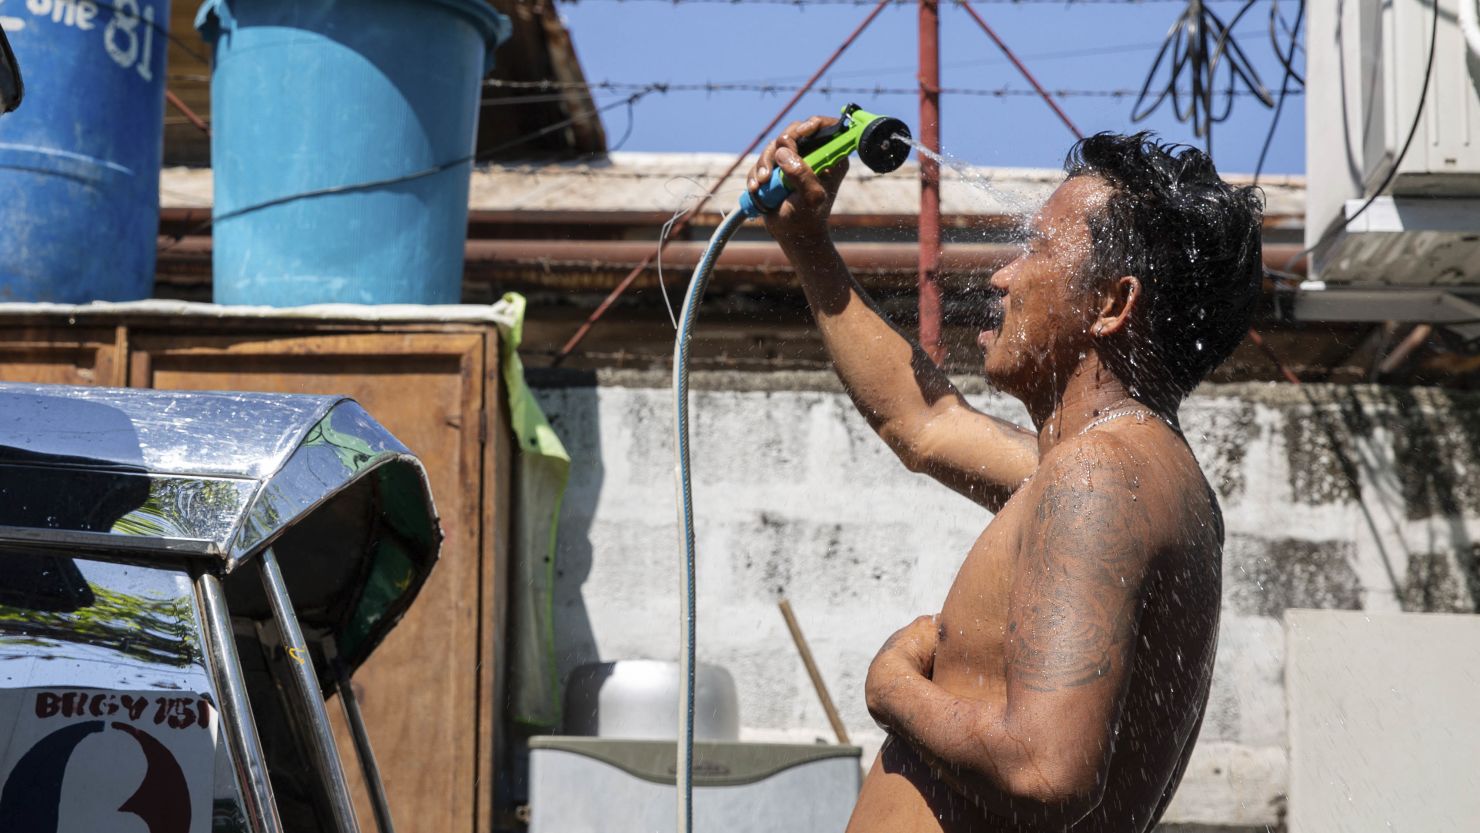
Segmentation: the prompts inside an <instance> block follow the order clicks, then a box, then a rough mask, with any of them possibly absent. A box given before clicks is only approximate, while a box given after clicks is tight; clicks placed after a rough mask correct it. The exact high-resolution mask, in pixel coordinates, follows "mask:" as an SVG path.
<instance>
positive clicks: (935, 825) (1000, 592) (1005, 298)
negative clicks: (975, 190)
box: [750, 118, 1262, 833]
mask: <svg viewBox="0 0 1480 833" xmlns="http://www.w3.org/2000/svg"><path fill="white" fill-rule="evenodd" d="M828 123H830V120H828V119H822V118H814V119H811V120H809V121H805V122H800V123H797V124H793V125H791V126H790V127H788V128H787V129H786V131H785V132H784V133H782V135H781V136H780V137H779V138H778V139H777V140H776V141H775V142H773V143H772V144H771V145H770V146H768V147H767V148H766V150H765V152H764V153H763V154H762V156H761V159H760V161H759V162H758V163H757V165H756V167H755V168H754V170H753V171H752V173H751V178H750V187H751V188H752V189H754V187H755V184H756V183H757V182H764V181H766V179H767V178H768V177H769V176H770V174H771V169H772V168H773V167H775V166H779V167H780V168H781V169H782V170H783V171H785V172H786V174H787V176H788V177H789V179H790V180H791V182H793V183H795V185H796V193H795V194H794V195H793V196H792V197H791V198H790V199H789V200H788V201H787V202H786V203H785V204H784V205H783V206H782V207H781V208H780V209H778V210H777V211H775V212H773V213H771V214H769V215H768V216H767V217H766V224H767V228H768V229H769V230H770V232H771V234H772V236H773V237H775V239H776V240H777V241H778V243H780V245H781V247H782V248H783V250H784V251H785V252H786V254H787V256H788V257H789V258H790V260H791V262H792V264H793V266H794V267H795V268H796V271H797V274H798V275H799V276H800V278H801V281H802V286H803V289H804V290H805V292H806V296H807V301H808V303H809V304H810V306H811V308H812V311H813V313H814V315H815V316H816V319H817V324H818V327H819V328H820V329H821V332H822V335H823V339H824V340H825V342H826V344H827V348H828V351H829V352H830V354H831V356H832V359H833V363H834V364H835V366H836V368H837V372H838V375H839V376H840V377H841V378H842V381H843V384H844V386H845V387H846V388H847V390H848V393H849V395H850V396H852V398H853V401H854V403H855V404H856V405H857V407H858V409H859V410H860V411H861V412H862V413H863V415H864V417H866V418H867V419H868V421H869V423H870V424H871V425H872V426H873V428H874V429H875V430H876V431H877V432H878V433H879V435H880V437H882V438H883V440H884V441H885V442H886V443H888V445H889V446H890V448H892V449H893V450H894V451H895V453H897V454H898V455H899V457H900V459H901V460H902V461H903V462H904V464H905V465H906V466H907V467H908V468H910V469H911V470H912V471H917V472H923V473H926V474H929V475H931V476H932V477H934V478H936V479H937V480H939V481H941V482H942V483H944V484H945V485H947V486H949V487H951V488H952V489H955V490H956V491H958V492H960V493H961V494H963V495H965V496H967V497H968V498H971V499H972V500H974V501H976V502H977V503H980V504H982V505H983V506H985V507H987V508H988V509H990V510H992V511H994V512H996V516H995V517H994V518H993V520H992V522H991V523H990V524H989V525H988V526H987V528H986V531H985V532H983V533H982V534H981V537H980V538H978V539H977V541H976V543H975V544H974V545H973V546H972V548H971V551H970V553H968V554H967V556H966V560H965V562H964V563H963V564H962V565H961V569H960V572H959V573H958V574H957V576H956V581H955V583H954V584H953V585H952V586H951V589H950V592H949V593H948V594H947V596H946V600H945V605H944V606H943V607H942V609H941V611H940V613H939V614H938V615H935V616H922V617H920V618H919V619H916V620H915V621H914V622H913V623H911V624H909V625H906V626H905V627H904V628H903V629H901V630H900V631H899V632H898V633H896V634H894V636H892V637H890V639H889V640H888V641H887V642H886V643H885V644H884V647H883V648H882V649H880V651H879V654H878V656H877V657H876V658H875V659H874V661H873V664H872V665H871V666H870V667H869V672H868V678H867V682H866V684H865V692H866V696H867V700H868V707H869V711H870V713H871V714H872V715H873V716H874V718H875V720H877V721H878V723H879V725H880V726H882V727H883V728H884V729H885V730H886V731H887V732H888V735H889V736H888V739H887V740H886V742H885V744H884V746H883V749H882V750H881V751H880V753H879V756H878V758H877V760H875V762H874V764H873V768H872V770H871V771H870V772H869V774H868V777H867V778H866V779H865V781H864V784H863V790H862V792H861V794H860V795H859V798H858V805H857V807H856V808H855V810H854V812H853V817H852V820H851V821H850V823H849V826H848V830H849V831H850V833H868V831H883V832H884V833H913V831H937V830H948V831H983V830H991V831H1019V830H1022V831H1029V830H1031V831H1048V830H1053V831H1062V830H1074V831H1094V832H1095V833H1120V832H1121V831H1124V833H1141V831H1149V830H1151V829H1152V828H1153V827H1154V826H1155V824H1156V821H1157V819H1158V818H1160V816H1161V813H1162V811H1163V810H1164V809H1165V807H1166V804H1167V802H1168V800H1170V798H1171V796H1172V793H1173V791H1174V790H1175V789H1176V786H1177V783H1178V781H1179V780H1180V779H1181V775H1182V772H1183V770H1184V768H1185V766H1186V763H1187V758H1188V755H1189V754H1190V753H1191V750H1192V747H1193V744H1194V743H1195V742H1196V740H1197V733H1198V729H1199V726H1200V725H1201V720H1202V713H1203V709H1204V706H1205V704H1206V702H1207V695H1208V684H1209V679H1210V677H1211V674H1212V668H1213V655H1214V650H1215V645H1216V641H1217V630H1218V610H1219V596H1220V591H1221V586H1220V574H1221V566H1220V564H1221V550H1222V544H1223V526H1222V520H1221V516H1220V514H1219V510H1218V504H1217V500H1216V499H1215V497H1214V494H1213V492H1212V490H1211V489H1210V488H1209V487H1208V484H1207V481H1206V480H1205V479H1204V477H1203V474H1202V471H1201V470H1200V469H1199V467H1198V463H1197V460H1196V459H1195V458H1194V457H1193V454H1192V452H1191V450H1190V449H1189V448H1188V446H1187V443H1186V441H1185V439H1184V438H1183V436H1182V434H1181V432H1180V430H1179V429H1178V425H1177V410H1178V407H1179V405H1180V403H1181V401H1182V399H1183V398H1184V397H1185V396H1186V395H1187V394H1188V393H1189V392H1190V391H1191V390H1192V389H1193V387H1195V386H1196V385H1197V383H1198V382H1199V381H1200V380H1201V379H1202V378H1203V377H1204V376H1205V375H1206V374H1207V373H1208V372H1209V371H1210V370H1211V369H1212V368H1214V367H1215V366H1217V365H1218V363H1219V362H1221V361H1222V360H1223V359H1224V358H1225V357H1227V355H1228V354H1229V353H1230V352H1232V350H1233V348H1234V347H1235V346H1236V345H1237V344H1238V342H1239V341H1240V339H1241V338H1242V337H1243V334H1244V332H1245V331H1246V330H1247V328H1248V325H1249V319H1250V317H1251V315H1252V311H1253V307H1254V303H1255V300H1256V298H1257V296H1258V287H1259V280H1260V263H1261V252H1260V218H1261V213H1262V207H1261V204H1260V200H1259V197H1258V195H1257V193H1256V192H1254V191H1253V189H1238V188H1233V187H1231V186H1229V185H1227V184H1226V183H1224V182H1223V181H1222V180H1221V179H1219V178H1218V175H1217V173H1216V172H1215V171H1214V169H1213V165H1212V163H1211V162H1210V161H1209V160H1208V158H1207V157H1206V156H1205V155H1204V154H1202V153H1201V152H1199V151H1197V150H1195V149H1191V148H1170V147H1165V146H1159V145H1157V144H1155V143H1154V142H1152V141H1150V140H1148V138H1147V137H1146V136H1145V135H1144V134H1142V135H1137V136H1116V135H1111V134H1101V135H1099V136H1094V137H1091V138H1089V139H1086V140H1084V141H1083V142H1081V143H1080V144H1078V145H1076V146H1075V148H1074V150H1073V152H1071V154H1070V157H1069V161H1068V165H1067V170H1068V174H1069V176H1068V178H1067V179H1066V180H1065V181H1064V183H1063V184H1062V185H1060V186H1059V187H1058V189H1057V190H1056V191H1055V192H1054V193H1053V195H1052V197H1050V198H1049V200H1048V202H1047V203H1045V204H1044V205H1043V207H1042V208H1041V209H1040V210H1039V211H1038V213H1037V214H1036V215H1035V216H1034V217H1032V219H1031V220H1030V222H1029V223H1028V225H1027V227H1026V228H1025V229H1024V242H1023V245H1022V248H1021V253H1020V254H1019V255H1018V256H1017V258H1016V259H1015V260H1013V261H1012V262H1011V263H1009V264H1008V265H1007V266H1005V267H1003V268H1002V269H1001V270H999V271H998V272H997V273H996V274H995V275H993V276H992V278H991V280H990V290H991V291H990V292H988V293H986V295H987V296H988V299H989V300H988V302H987V306H988V310H987V313H988V315H987V317H988V319H990V320H991V322H992V326H991V327H990V328H989V329H987V330H984V331H983V332H982V333H981V334H980V336H979V337H978V341H979V343H980V344H981V346H982V349H983V350H984V352H985V358H984V369H985V373H986V377H987V379H988V381H990V382H991V383H992V384H993V385H994V386H995V387H997V388H998V389H999V390H1002V391H1005V392H1007V393H1009V394H1011V395H1013V396H1015V397H1017V398H1019V399H1021V400H1022V401H1023V403H1024V404H1025V405H1026V406H1027V410H1028V413H1029V415H1030V416H1031V418H1032V421H1033V427H1034V430H1033V431H1028V430H1025V429H1023V428H1019V427H1017V426H1015V425H1011V424H1009V423H1006V422H1002V421H1000V420H997V419H993V418H992V417H989V416H986V415H985V414H982V413H980V412H978V411H976V410H974V409H973V408H972V407H971V406H970V405H968V404H967V403H966V401H965V400H964V399H963V398H962V397H961V395H960V393H958V392H957V391H956V390H955V388H954V387H953V386H952V385H951V382H950V380H949V379H948V378H947V377H946V375H945V374H944V373H942V372H941V371H940V370H938V369H937V368H936V367H935V365H934V364H932V363H931V362H930V361H929V360H928V359H927V358H926V357H925V354H924V353H923V352H922V351H921V349H920V347H919V346H918V345H916V344H915V343H914V342H913V341H911V340H910V339H909V338H907V337H905V336H904V335H902V334H901V333H900V332H899V331H898V330H896V329H894V328H893V327H892V326H891V325H890V324H889V323H888V322H886V321H885V320H884V319H883V318H882V317H881V316H880V314H879V313H878V312H877V310H876V309H875V308H874V307H873V306H872V304H871V302H870V301H869V299H868V298H867V297H866V296H865V295H864V294H863V292H862V290H861V289H860V288H859V286H858V284H857V283H856V282H855V281H854V280H853V278H852V277H851V276H850V275H849V273H848V269H847V267H846V266H845V265H844V263H843V261H842V259H841V258H840V257H839V256H838V253H837V250H836V249H835V248H834V246H833V245H832V241H831V239H830V237H829V234H828V230H827V219H828V213H829V210H830V208H831V205H832V201H833V197H834V195H835V194H836V193H837V189H838V186H839V184H840V183H841V181H842V179H843V176H844V174H845V173H846V170H845V167H844V166H843V165H839V166H838V167H836V168H833V169H832V170H830V171H827V172H824V174H823V175H822V176H821V177H820V178H819V177H818V176H815V175H814V174H813V173H812V172H811V171H810V170H809V169H808V168H807V167H806V165H805V164H804V163H803V162H802V160H801V158H800V156H799V155H798V154H797V152H796V140H797V138H798V137H801V136H805V135H808V134H810V133H811V132H812V131H814V130H816V129H818V128H819V127H820V126H822V125H824V124H828Z"/></svg>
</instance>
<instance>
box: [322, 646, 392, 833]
mask: <svg viewBox="0 0 1480 833" xmlns="http://www.w3.org/2000/svg"><path fill="white" fill-rule="evenodd" d="M329 664H330V667H332V668H333V669H334V687H335V688H336V689H337V690H338V691H339V705H340V706H341V707H342V708H343V709H344V719H345V720H346V721H347V722H348V723H349V733H350V736H351V737H353V738H354V739H355V755H356V757H358V758H359V759H360V769H362V770H363V771H364V773H365V784H366V786H367V787H368V788H369V791H370V809H371V811H372V812H374V813H375V827H376V828H377V829H378V830H379V831H380V833H396V825H395V822H394V821H393V820H392V819H391V805H390V802H388V801H386V798H385V785H384V784H383V783H382V782H381V780H380V764H378V763H376V761H375V750H374V748H372V747H371V746H370V733H369V732H368V731H367V730H366V729H365V718H364V716H363V715H361V714H360V701H359V699H358V698H356V697H355V690H354V684H353V683H352V682H350V678H349V670H348V669H346V668H345V667H344V663H342V662H340V661H339V657H337V656H336V657H334V658H333V659H331V660H330V661H329Z"/></svg>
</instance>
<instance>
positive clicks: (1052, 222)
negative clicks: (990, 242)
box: [977, 176, 1111, 399]
mask: <svg viewBox="0 0 1480 833" xmlns="http://www.w3.org/2000/svg"><path fill="white" fill-rule="evenodd" d="M1110 192H1111V190H1110V186H1109V185H1108V184H1106V183H1105V182H1104V181H1103V180H1101V179H1099V178H1098V177H1094V176H1076V177H1073V178H1071V179H1068V180H1065V181H1064V183H1063V184H1062V185H1060V186H1059V187H1058V189H1057V190H1055V191H1054V193H1053V196H1051V197H1049V199H1048V202H1046V203H1044V204H1043V208H1041V209H1040V210H1039V211H1038V213H1037V214H1035V215H1034V216H1033V217H1032V218H1031V219H1030V220H1029V222H1028V224H1027V226H1026V227H1025V228H1024V229H1023V232H1024V240H1023V244H1022V253H1021V254H1019V255H1018V256H1017V258H1015V259H1014V260H1013V261H1012V262H1011V263H1009V264H1007V265H1006V266H1004V267H1003V268H1001V269H999V270H998V271H997V273H996V274H995V275H993V276H992V280H991V287H992V290H993V292H994V295H995V296H996V297H994V298H992V299H991V301H990V302H989V303H992V304H995V305H996V309H995V310H994V312H1000V314H999V315H996V316H992V317H990V318H989V320H992V321H993V323H994V324H995V326H993V327H990V328H989V329H986V330H983V331H982V332H981V333H980V334H979V335H978V336H977V343H978V344H980V345H981V347H982V349H983V351H985V357H984V370H985V371H986V375H987V379H988V381H990V382H991V383H992V384H993V385H994V386H996V387H997V388H998V389H999V390H1002V391H1005V392H1007V393H1011V394H1013V395H1015V396H1018V397H1019V398H1022V399H1028V398H1029V397H1032V396H1034V394H1035V393H1037V392H1040V391H1043V390H1046V389H1048V388H1049V387H1051V386H1052V385H1053V384H1054V382H1055V379H1056V378H1062V377H1063V376H1065V375H1066V374H1067V373H1068V372H1069V371H1071V370H1073V368H1074V366H1075V365H1076V364H1078V362H1079V360H1080V359H1082V358H1083V355H1084V352H1085V351H1086V350H1088V349H1089V346H1090V338H1089V335H1088V331H1089V325H1090V322H1091V321H1093V320H1094V317H1095V312H1096V310H1095V309H1094V307H1095V296H1094V295H1093V294H1092V293H1090V292H1089V291H1087V289H1086V288H1085V286H1084V283H1083V281H1081V280H1078V277H1077V276H1078V275H1080V274H1081V272H1082V270H1083V269H1084V268H1085V266H1086V264H1087V262H1088V261H1087V259H1088V258H1089V256H1090V254H1091V249H1092V241H1091V238H1090V233H1089V225H1088V224H1087V223H1086V222H1085V220H1086V218H1087V217H1089V216H1090V215H1091V214H1092V213H1093V212H1094V211H1097V210H1099V209H1100V208H1101V207H1102V206H1103V205H1104V204H1105V200H1106V199H1107V198H1108V197H1109V196H1110Z"/></svg>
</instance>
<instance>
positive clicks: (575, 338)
mask: <svg viewBox="0 0 1480 833" xmlns="http://www.w3.org/2000/svg"><path fill="white" fill-rule="evenodd" d="M894 1H895V0H879V2H878V3H877V4H875V5H874V8H873V11H871V12H869V13H868V17H865V18H864V19H863V22H862V23H860V24H858V27H857V28H856V29H854V30H853V32H852V33H851V34H849V35H848V37H847V38H846V39H845V40H844V41H843V42H842V43H841V44H840V45H839V46H838V48H837V49H835V50H833V53H832V54H831V55H829V56H828V58H827V60H826V61H823V62H822V66H820V67H818V68H817V71H816V72H814V73H812V77H811V78H808V79H807V83H805V84H803V85H802V86H801V87H800V88H799V89H798V90H797V91H796V94H795V95H793V96H792V97H791V100H789V101H787V102H786V106H784V107H782V108H781V112H779V113H777V114H776V118H774V119H771V122H770V124H767V125H766V126H765V127H763V128H761V131H760V132H759V133H757V134H756V135H755V138H754V139H752V140H751V141H750V144H749V145H747V146H746V148H745V150H742V151H740V155H739V156H737V157H736V158H735V161H734V162H733V163H731V164H730V167H729V168H727V169H726V170H725V172H724V173H722V174H720V175H719V179H716V180H715V181H714V184H713V185H711V186H710V187H709V192H708V193H706V194H705V195H704V197H703V199H701V200H699V201H698V202H697V203H695V204H694V207H693V209H692V210H690V211H689V213H687V214H685V215H684V216H683V219H681V220H679V221H678V222H677V223H674V224H673V228H671V229H669V231H668V236H667V237H665V238H663V239H661V240H659V241H658V247H657V248H656V249H654V250H653V252H652V254H650V255H648V256H647V257H645V258H643V260H642V262H641V263H639V264H637V266H636V267H634V268H633V269H632V271H631V272H629V273H628V274H627V277H625V278H623V279H622V282H621V283H619V284H617V286H616V288H615V289H613V290H612V291H611V294H609V295H607V296H606V298H605V299H603V300H602V302H601V304H600V305H599V306H597V307H596V309H595V310H594V311H592V313H591V315H590V316H589V317H587V318H586V320H585V322H584V323H582V324H581V326H580V328H579V329H577V330H576V331H575V334H574V335H572V336H571V337H570V340H569V341H567V342H565V346H563V347H561V348H560V352H559V353H556V354H555V358H554V359H553V360H552V362H551V363H552V364H560V363H561V362H562V361H564V360H565V357H566V356H568V355H570V352H571V351H572V350H574V349H576V345H578V344H580V343H581V339H583V338H585V337H586V333H588V332H590V331H591V327H592V326H594V325H595V324H596V322H597V320H599V319H600V318H601V316H603V315H605V314H606V311H607V310H608V309H610V308H611V305H612V304H614V303H616V300H617V299H618V298H620V297H621V295H622V293H623V292H626V291H627V287H629V286H631V285H632V282H633V281H635V280H637V276H638V275H641V274H642V273H643V271H645V270H646V269H647V268H648V267H649V266H652V265H653V261H654V260H656V259H657V257H658V254H659V253H660V252H662V251H663V247H664V246H666V245H668V241H669V240H672V239H673V238H675V237H677V236H678V235H679V234H680V233H681V232H682V231H683V230H684V229H685V228H687V227H688V225H689V220H692V219H693V218H695V217H697V216H699V211H700V210H702V209H703V208H704V206H705V205H706V204H707V203H708V202H709V198H710V197H713V196H714V194H715V192H716V191H718V190H719V189H720V186H721V185H723V184H724V182H725V180H727V179H729V178H730V174H732V173H734V172H735V169H736V168H739V167H740V165H741V163H743V162H744V161H745V157H747V156H749V155H750V154H751V152H752V151H754V150H755V149H756V148H758V147H760V144H761V142H764V141H765V140H766V139H767V138H768V137H769V136H770V135H771V131H773V130H775V129H776V125H778V124H780V123H781V120H782V119H784V118H786V114H787V113H790V112H791V108H793V107H795V106H796V104H797V102H798V101H801V100H802V96H804V95H806V94H807V92H808V91H809V90H811V89H812V85H813V84H816V83H817V81H818V80H819V79H820V78H822V76H823V74H824V73H826V72H827V71H828V70H829V69H831V68H832V65H833V64H835V63H837V61H838V59H839V58H841V57H843V53H844V52H846V51H848V47H850V46H852V45H853V42H854V41H856V40H858V36H859V35H861V34H863V30H864V29H867V28H868V25H869V24H870V23H873V22H874V18H876V17H878V16H879V13H880V12H882V11H884V8H885V7H886V6H888V5H889V4H890V3H892V2H894Z"/></svg>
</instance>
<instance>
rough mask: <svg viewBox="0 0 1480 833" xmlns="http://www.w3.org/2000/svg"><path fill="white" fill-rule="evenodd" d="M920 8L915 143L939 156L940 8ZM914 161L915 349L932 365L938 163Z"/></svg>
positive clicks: (939, 353)
mask: <svg viewBox="0 0 1480 833" xmlns="http://www.w3.org/2000/svg"><path fill="white" fill-rule="evenodd" d="M919 4H920V74H919V81H920V144H922V145H924V146H925V147H926V148H927V149H929V150H930V151H931V152H932V153H935V154H939V153H940V7H939V6H938V5H937V2H936V0H919ZM919 158H920V231H919V243H920V268H919V278H918V281H919V288H920V346H921V347H922V348H924V350H925V353H926V355H928V356H930V358H931V360H932V361H934V362H935V363H936V364H941V363H943V362H944V361H945V348H944V346H943V345H942V344H941V340H940V326H941V325H940V321H941V309H940V285H939V283H938V281H939V277H940V163H938V162H936V161H935V160H934V159H932V158H930V157H929V156H926V155H924V154H920V155H919Z"/></svg>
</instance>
